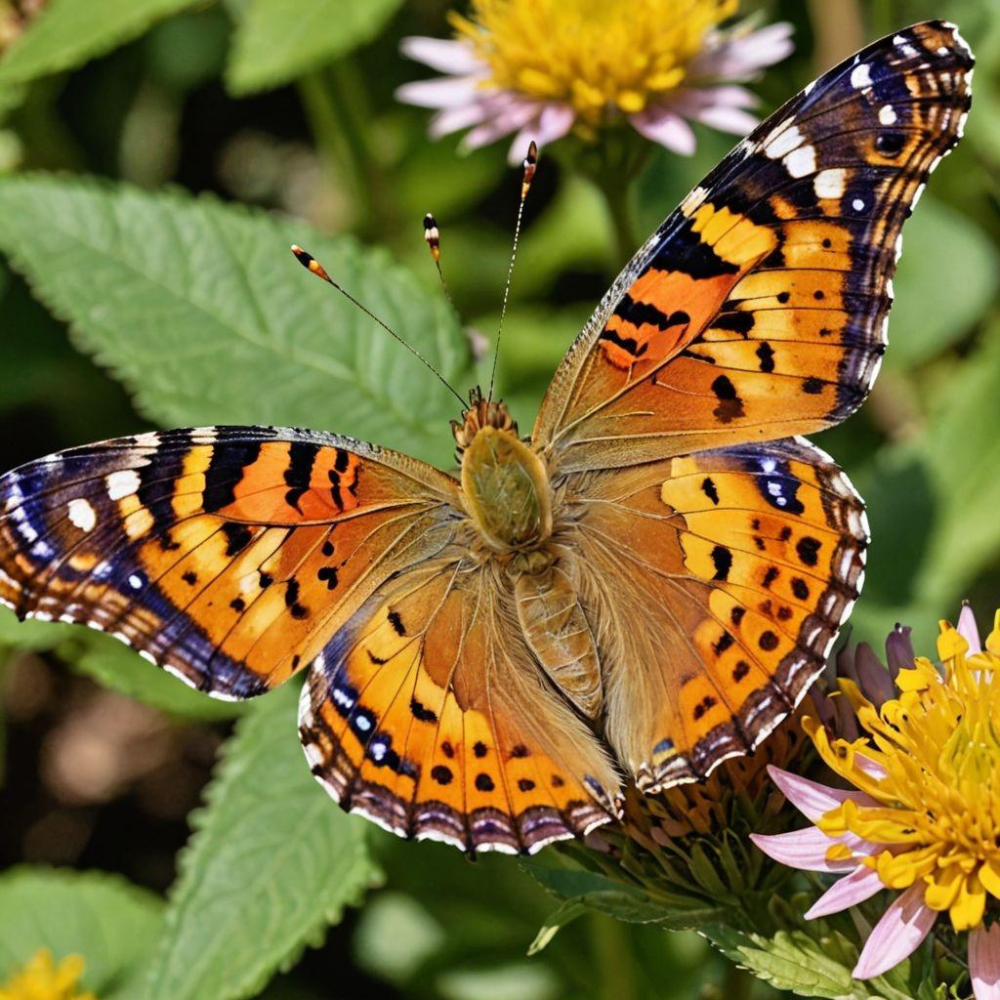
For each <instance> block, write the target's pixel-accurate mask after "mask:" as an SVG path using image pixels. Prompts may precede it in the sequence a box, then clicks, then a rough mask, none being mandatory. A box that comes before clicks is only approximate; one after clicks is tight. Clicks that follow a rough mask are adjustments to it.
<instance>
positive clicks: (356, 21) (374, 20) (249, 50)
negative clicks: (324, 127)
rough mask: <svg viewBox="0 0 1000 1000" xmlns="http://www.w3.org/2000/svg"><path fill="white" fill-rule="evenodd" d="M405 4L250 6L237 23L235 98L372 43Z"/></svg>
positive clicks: (229, 80) (261, 2)
mask: <svg viewBox="0 0 1000 1000" xmlns="http://www.w3.org/2000/svg"><path fill="white" fill-rule="evenodd" d="M401 2H402V0H365V2H364V3H344V2H343V0H309V3H308V4H301V3H296V2H295V0H250V3H249V4H248V5H247V6H246V7H245V8H244V9H243V11H242V14H241V16H240V18H239V21H238V22H237V27H236V37H235V40H234V42H233V51H232V55H231V57H230V60H229V66H228V67H227V69H226V86H227V87H228V89H229V91H230V93H232V94H236V95H242V94H250V93H253V92H255V91H258V90H265V89H268V88H271V87H280V86H281V85H282V84H285V83H289V82H290V81H292V80H295V79H296V78H298V77H300V76H302V75H303V74H304V73H307V72H308V71H310V70H313V69H315V68H316V67H317V66H321V65H323V64H324V63H328V62H331V61H333V60H334V59H337V58H339V57H340V56H343V55H346V54H347V53H348V52H350V51H351V50H352V49H355V48H357V47H358V46H359V45H364V44H365V43H366V42H370V41H371V40H372V39H373V38H374V37H375V36H376V35H377V34H378V33H379V32H380V31H381V30H382V28H383V27H384V26H385V24H386V22H387V21H388V20H389V18H390V17H392V15H393V14H394V13H395V12H396V10H397V9H398V8H399V6H400V4H401Z"/></svg>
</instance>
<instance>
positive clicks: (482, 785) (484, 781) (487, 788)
mask: <svg viewBox="0 0 1000 1000" xmlns="http://www.w3.org/2000/svg"><path fill="white" fill-rule="evenodd" d="M495 787H496V786H495V785H494V784H493V779H492V778H491V777H490V776H489V775H488V774H477V775H476V788H478V789H479V791H481V792H492V791H493V789H494V788H495Z"/></svg>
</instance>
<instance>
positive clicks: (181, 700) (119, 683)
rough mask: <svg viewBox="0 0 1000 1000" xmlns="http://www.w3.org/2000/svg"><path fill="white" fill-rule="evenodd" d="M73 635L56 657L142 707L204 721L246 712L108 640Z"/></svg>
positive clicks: (238, 704)
mask: <svg viewBox="0 0 1000 1000" xmlns="http://www.w3.org/2000/svg"><path fill="white" fill-rule="evenodd" d="M73 632H74V634H73V636H71V637H70V638H68V639H67V640H66V641H65V642H64V643H62V644H61V645H60V646H59V647H58V649H57V652H58V654H59V656H60V657H61V658H62V659H64V660H66V661H67V662H68V663H69V665H70V666H71V667H72V668H73V669H74V670H77V671H79V672H80V673H81V674H86V675H87V676H88V677H91V678H93V679H94V680H95V681H97V682H98V683H99V684H102V685H103V686H104V687H106V688H110V689H111V690H112V691H117V692H118V693H119V694H124V695H128V697H130V698H135V699H136V701H141V702H142V703H143V704H144V705H149V706H151V707H152V708H158V709H159V710H160V711H161V712H166V713H168V714H169V715H177V716H182V717H184V718H188V719H205V720H208V721H213V720H216V719H231V718H233V716H236V715H240V714H242V713H243V712H244V711H245V710H246V708H247V702H234V701H219V700H217V699H215V698H209V697H208V695H206V694H205V693H204V692H202V691H195V690H194V689H193V688H191V687H188V685H187V684H185V683H184V682H183V681H182V680H180V679H178V678H177V677H174V676H172V675H171V674H168V673H167V672H166V671H165V670H159V669H158V668H156V667H154V666H153V665H152V664H150V663H147V662H146V661H145V660H143V659H142V658H141V657H140V656H139V655H138V654H137V653H135V652H134V651H133V650H131V649H129V648H128V647H127V646H124V645H122V643H120V642H118V641H116V640H115V639H112V638H111V636H108V635H100V634H96V633H94V632H92V631H90V630H87V631H84V630H83V629H81V628H80V627H78V626H77V627H75V628H74V629H73Z"/></svg>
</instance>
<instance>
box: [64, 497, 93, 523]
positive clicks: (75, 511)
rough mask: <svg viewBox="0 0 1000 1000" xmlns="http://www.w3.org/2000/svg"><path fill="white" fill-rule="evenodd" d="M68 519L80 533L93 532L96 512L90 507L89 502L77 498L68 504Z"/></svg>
mask: <svg viewBox="0 0 1000 1000" xmlns="http://www.w3.org/2000/svg"><path fill="white" fill-rule="evenodd" d="M68 510H69V519H70V521H72V522H73V524H74V525H75V526H76V527H77V528H79V529H80V530H81V531H93V530H94V526H95V525H96V524H97V511H95V510H94V508H93V507H91V505H90V501H89V500H84V499H83V497H77V498H76V499H75V500H70V502H69V508H68Z"/></svg>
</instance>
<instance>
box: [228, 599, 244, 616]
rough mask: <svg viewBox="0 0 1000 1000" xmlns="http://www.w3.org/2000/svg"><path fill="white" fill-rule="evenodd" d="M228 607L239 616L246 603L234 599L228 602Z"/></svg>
mask: <svg viewBox="0 0 1000 1000" xmlns="http://www.w3.org/2000/svg"><path fill="white" fill-rule="evenodd" d="M229 606H230V607H231V608H232V609H233V611H238V612H240V613H241V614H242V613H243V612H244V611H246V609H247V602H246V601H244V600H243V598H242V597H234V598H233V599H232V600H231V601H230V602H229Z"/></svg>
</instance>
